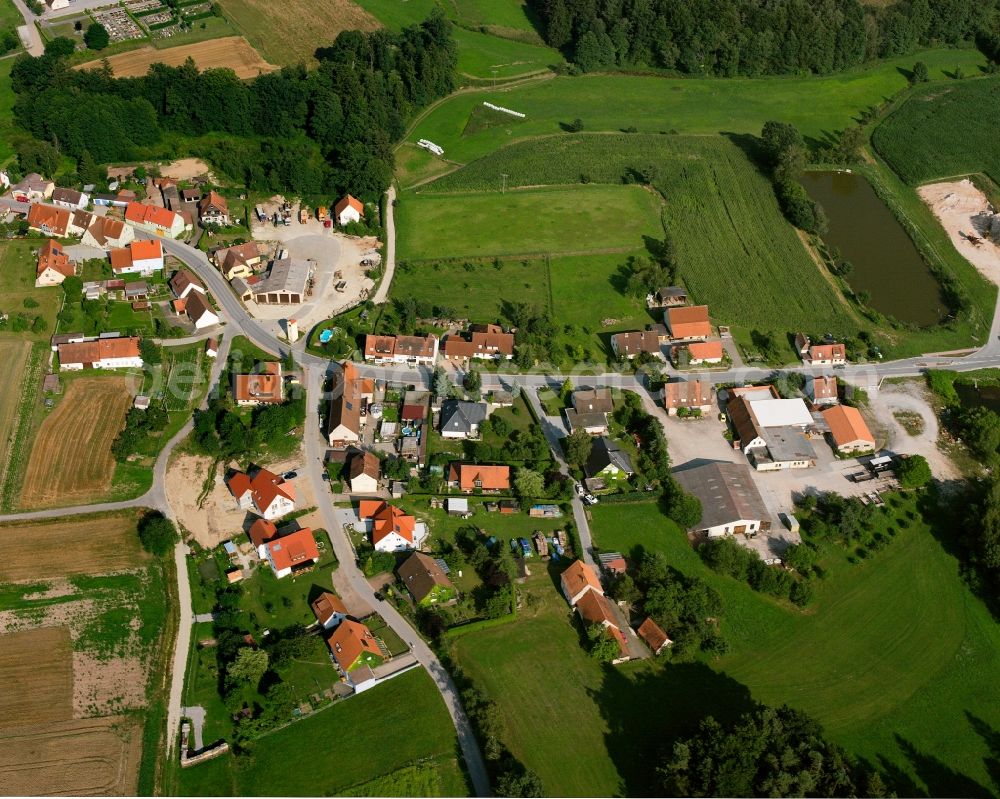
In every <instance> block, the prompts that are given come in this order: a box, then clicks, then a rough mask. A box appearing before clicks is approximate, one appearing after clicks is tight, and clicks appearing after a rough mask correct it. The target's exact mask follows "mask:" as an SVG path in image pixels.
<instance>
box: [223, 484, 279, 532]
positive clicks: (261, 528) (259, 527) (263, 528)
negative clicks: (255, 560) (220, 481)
mask: <svg viewBox="0 0 1000 799" xmlns="http://www.w3.org/2000/svg"><path fill="white" fill-rule="evenodd" d="M239 476H240V477H243V478H246V475H245V474H243V472H240V473H239ZM246 487H247V490H249V489H250V480H249V479H247V481H246ZM229 488H230V490H231V491H232V489H233V486H232V483H230V486H229ZM233 493H236V492H235V491H234V492H233ZM277 534H278V528H277V527H275V526H274V522H269V521H268V520H267V519H258V520H257V521H255V522H254V523H253V524H251V525H250V529H249V530H248V531H247V535H249V536H250V541H251V543H252V544H253V545H254V547H259V546H260V545H261V544H266V543H267V542H268V541H270V540H271V539H272V538H274V537H275V536H276V535H277Z"/></svg>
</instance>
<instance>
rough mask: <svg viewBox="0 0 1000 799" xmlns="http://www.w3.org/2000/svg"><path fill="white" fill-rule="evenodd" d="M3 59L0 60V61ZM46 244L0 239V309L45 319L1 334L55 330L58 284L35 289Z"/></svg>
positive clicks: (32, 336)
mask: <svg viewBox="0 0 1000 799" xmlns="http://www.w3.org/2000/svg"><path fill="white" fill-rule="evenodd" d="M3 63H4V62H2V61H0V64H3ZM0 138H2V137H0ZM44 243H45V240H44V239H40V238H39V239H34V238H33V239H14V240H11V241H4V242H0V311H3V312H4V313H7V314H10V316H11V319H13V317H14V316H16V315H17V314H18V313H25V314H27V315H28V317H29V318H32V319H33V318H34V317H36V316H41V317H42V318H43V319H44V320H45V325H46V326H45V329H44V330H42V331H40V332H38V333H32V332H31V331H30V330H25V331H24V332H23V333H13V332H11V330H10V322H9V321H8V323H7V327H6V328H4V329H0V336H2V337H4V338H6V337H8V336H11V337H13V336H16V337H18V338H23V339H29V340H31V341H48V339H49V337H50V336H51V335H52V331H53V330H54V329H55V323H56V314H57V313H58V312H59V304H60V302H61V301H62V296H63V292H62V289H61V288H59V287H58V286H50V287H46V288H35V272H36V264H37V263H38V256H37V254H33V251H35V250H37V249H39V248H40V247H41V246H42V244H44ZM25 301H28V302H29V304H30V303H31V302H36V303H38V305H37V307H34V308H27V307H25V305H24V303H25Z"/></svg>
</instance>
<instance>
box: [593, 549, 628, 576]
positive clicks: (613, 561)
mask: <svg viewBox="0 0 1000 799" xmlns="http://www.w3.org/2000/svg"><path fill="white" fill-rule="evenodd" d="M597 561H598V563H600V564H601V569H602V570H603V571H605V572H606V573H607V574H608V575H610V576H611V577H621V576H622V575H623V574H625V572H626V571H627V570H628V564H627V563H626V562H625V558H624V556H623V555H622V553H621V552H602V553H601V554H600V555H598V556H597Z"/></svg>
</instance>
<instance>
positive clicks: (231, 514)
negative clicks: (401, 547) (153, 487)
mask: <svg viewBox="0 0 1000 799" xmlns="http://www.w3.org/2000/svg"><path fill="white" fill-rule="evenodd" d="M211 466H212V459H211V458H209V457H206V456H203V455H180V456H178V457H177V458H176V459H174V460H173V461H172V462H171V463H170V468H169V469H168V470H167V486H166V490H167V496H168V497H170V507H171V508H173V511H174V513H176V514H177V520H178V521H179V522H180V523H181V524H182V525H183V526H184V528H185V529H186V530H187V531H188V532H189V533H190V534H191V537H192V538H193V539H194V540H195V541H197V542H198V543H199V544H200V545H201V546H203V547H215V546H218V545H219V544H221V543H222V542H223V541H225V540H227V539H229V538H231V537H232V536H233V535H235V534H236V533H238V532H240V531H241V530H242V529H243V521H244V519H245V518H246V515H247V514H246V512H245V511H242V510H240V509H239V508H238V507H237V506H236V500H234V499H233V497H232V495H231V494H230V493H229V489H228V488H226V484H225V482H224V481H223V478H224V475H225V468H224V467H223V466H219V467H217V468H216V470H215V478H214V479H215V484H214V486H213V487H212V490H211V491H210V492H209V494H208V497H207V498H206V499H205V502H204V504H203V505H202V506H201V507H198V497H199V496H200V494H201V489H202V485H203V484H204V482H205V477H206V476H207V474H208V470H209V469H210V468H211Z"/></svg>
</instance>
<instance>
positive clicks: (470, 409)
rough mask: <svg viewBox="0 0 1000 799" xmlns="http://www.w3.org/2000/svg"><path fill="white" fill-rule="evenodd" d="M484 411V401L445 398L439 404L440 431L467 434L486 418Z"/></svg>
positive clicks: (485, 409)
mask: <svg viewBox="0 0 1000 799" xmlns="http://www.w3.org/2000/svg"><path fill="white" fill-rule="evenodd" d="M486 411H487V408H486V403H485V402H465V401H464V400H447V401H445V403H444V404H443V405H442V406H441V432H445V431H447V432H449V433H465V434H469V433H471V432H472V428H473V427H478V426H479V425H481V424H482V423H483V422H484V421H485V420H486Z"/></svg>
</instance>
